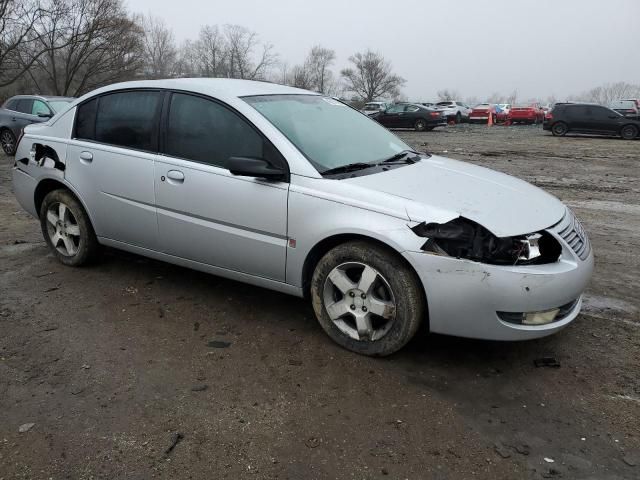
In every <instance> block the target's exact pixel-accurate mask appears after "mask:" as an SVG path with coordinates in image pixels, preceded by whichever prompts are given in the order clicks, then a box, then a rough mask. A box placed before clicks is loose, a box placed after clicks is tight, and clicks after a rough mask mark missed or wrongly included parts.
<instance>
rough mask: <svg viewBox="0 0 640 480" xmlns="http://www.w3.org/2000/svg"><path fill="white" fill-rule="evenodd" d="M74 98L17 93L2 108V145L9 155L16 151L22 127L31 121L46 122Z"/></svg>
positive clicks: (0, 130) (0, 114)
mask: <svg viewBox="0 0 640 480" xmlns="http://www.w3.org/2000/svg"><path fill="white" fill-rule="evenodd" d="M73 100H75V99H74V98H69V97H51V96H39V95H16V96H15V97H11V98H10V99H9V100H7V101H6V102H4V105H2V108H0V145H1V146H2V150H4V153H6V154H7V155H13V154H14V153H15V151H16V146H17V145H16V142H17V140H18V138H19V137H20V133H21V132H22V129H23V128H24V127H26V126H27V125H29V124H31V123H38V122H46V121H47V120H49V119H50V118H51V117H53V116H54V115H55V114H56V113H58V112H59V111H61V110H62V109H64V108H65V107H66V106H67V105H68V104H69V103H71V102H72V101H73Z"/></svg>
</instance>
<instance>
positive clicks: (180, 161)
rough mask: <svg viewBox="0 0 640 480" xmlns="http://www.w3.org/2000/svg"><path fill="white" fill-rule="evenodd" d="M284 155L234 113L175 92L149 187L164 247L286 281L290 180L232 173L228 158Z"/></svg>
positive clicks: (170, 251) (270, 158) (278, 159)
mask: <svg viewBox="0 0 640 480" xmlns="http://www.w3.org/2000/svg"><path fill="white" fill-rule="evenodd" d="M234 156H238V157H253V158H264V159H266V160H268V161H272V162H274V163H278V162H284V160H283V159H282V158H281V157H280V155H279V153H278V152H277V151H275V149H274V147H273V146H271V144H270V143H269V142H268V140H266V139H265V138H264V137H263V136H262V135H261V134H260V133H258V131H257V130H256V129H255V128H254V127H253V126H252V125H250V124H249V123H248V122H247V121H246V120H245V119H244V118H242V117H241V116H240V115H239V114H237V113H235V112H234V111H232V110H231V109H230V108H228V107H226V106H225V105H222V104H220V103H218V102H215V101H213V100H211V99H208V98H204V97H200V96H196V95H189V94H184V93H173V94H171V99H170V101H169V111H168V114H167V121H166V135H165V142H164V147H163V155H162V156H161V157H160V158H159V160H158V161H157V162H156V167H155V180H154V183H155V189H156V206H157V213H158V231H159V239H160V246H161V249H162V251H164V252H165V253H168V254H170V255H174V256H177V257H181V258H185V259H189V260H194V261H197V262H200V263H204V264H207V265H212V266H216V267H221V268H225V269H228V270H233V271H237V272H242V273H248V274H251V275H256V276H260V277H263V278H268V279H272V280H277V281H284V280H285V263H286V248H287V197H288V193H289V184H288V183H285V182H280V181H267V180H262V179H258V178H253V177H237V176H234V175H232V174H231V173H230V172H229V170H227V169H226V168H225V165H226V163H227V160H228V159H229V158H230V157H234Z"/></svg>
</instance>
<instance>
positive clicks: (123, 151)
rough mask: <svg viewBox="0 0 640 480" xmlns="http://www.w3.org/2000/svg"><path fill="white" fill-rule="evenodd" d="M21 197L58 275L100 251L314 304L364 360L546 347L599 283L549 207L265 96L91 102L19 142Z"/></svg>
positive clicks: (201, 86)
mask: <svg viewBox="0 0 640 480" xmlns="http://www.w3.org/2000/svg"><path fill="white" fill-rule="evenodd" d="M13 187H14V191H15V194H16V197H17V199H18V201H19V202H20V204H21V205H22V206H23V207H24V208H25V209H26V210H27V211H28V212H29V213H31V214H32V215H33V216H34V217H37V218H39V219H40V223H41V227H42V231H43V234H44V238H45V240H46V242H47V243H48V245H49V247H50V248H51V250H52V252H53V254H54V255H55V256H56V257H57V258H58V259H59V260H60V261H61V262H62V263H64V264H66V265H71V266H79V265H83V264H85V263H87V262H89V261H90V260H92V259H93V258H95V256H96V255H97V254H98V252H99V250H100V246H102V245H106V246H110V247H115V248H119V249H122V250H127V251H130V252H134V253H138V254H141V255H145V256H148V257H151V258H155V259H159V260H164V261H167V262H170V263H174V264H177V265H182V266H185V267H190V268H194V269H197V270H202V271H205V272H209V273H212V274H215V275H220V276H223V277H227V278H231V279H235V280H239V281H243V282H247V283H251V284H254V285H259V286H262V287H266V288H271V289H274V290H278V291H280V292H285V293H289V294H292V295H297V296H301V297H308V298H309V299H310V301H311V304H312V306H313V309H314V311H315V314H316V316H317V318H318V321H319V323H320V325H321V326H322V328H323V329H324V330H325V331H326V332H327V334H328V335H329V336H330V337H331V338H332V339H333V340H335V341H336V342H337V343H338V344H340V345H341V346H343V347H345V348H347V349H349V350H352V351H354V352H358V353H361V354H366V355H388V354H391V353H393V352H395V351H397V350H398V349H400V348H402V347H403V346H404V345H405V344H406V343H407V342H408V341H409V340H410V339H411V338H412V337H413V335H414V334H415V333H416V331H417V330H418V328H419V327H420V325H421V324H424V325H425V327H427V328H428V329H429V330H430V331H432V332H437V333H443V334H451V335H459V336H464V337H472V338H483V339H495V340H524V339H531V338H537V337H542V336H545V335H549V334H551V333H554V332H557V331H558V330H560V329H562V328H563V327H565V326H566V325H567V324H569V323H570V322H571V321H572V320H573V319H575V318H576V316H577V315H578V313H579V311H580V307H581V298H582V292H583V291H584V289H585V287H586V285H587V283H588V281H589V278H590V276H591V272H592V269H593V252H592V250H591V247H590V244H589V240H588V238H587V236H586V234H585V232H584V230H583V228H582V226H581V225H580V223H579V222H578V220H577V219H576V217H575V216H574V215H573V213H572V212H571V211H570V210H569V209H568V208H567V207H565V206H564V205H563V204H562V203H561V202H560V201H559V200H557V199H556V198H555V197H552V196H551V195H549V194H547V193H545V192H544V191H542V190H540V189H538V188H536V187H534V186H532V185H530V184H528V183H526V182H523V181H521V180H518V179H516V178H513V177H510V176H508V175H505V174H502V173H497V172H494V171H491V170H488V169H485V168H481V167H478V166H475V165H471V164H467V163H464V162H459V161H455V160H450V159H447V158H442V157H436V156H431V155H428V154H424V153H420V152H416V151H414V150H413V149H412V148H411V147H410V146H409V145H407V144H405V143H404V142H403V141H402V140H400V139H399V138H398V137H396V136H395V135H394V134H392V133H391V132H389V131H388V130H386V129H385V128H384V127H382V126H380V125H379V124H378V123H376V122H375V121H373V120H371V119H369V118H368V117H367V116H366V115H363V114H361V113H359V112H357V111H356V110H354V109H352V108H350V107H348V106H346V105H344V104H343V103H341V102H339V101H337V100H335V99H332V98H329V97H326V96H323V95H319V94H315V93H312V92H308V91H305V90H299V89H295V88H290V87H284V86H280V85H275V84H270V83H263V82H250V81H242V80H227V79H179V80H157V81H143V82H128V83H123V84H116V85H111V86H108V87H104V88H101V89H99V90H96V91H94V92H92V93H90V94H88V95H85V96H84V97H82V98H80V99H79V100H77V101H76V102H75V103H74V104H73V105H72V106H71V108H69V109H68V110H66V111H65V112H63V113H62V114H59V115H56V116H55V117H54V118H52V119H51V120H49V121H48V122H46V123H44V124H39V125H30V126H28V127H26V129H25V132H24V136H23V138H22V141H21V142H20V144H19V146H18V151H17V154H16V159H15V166H14V168H13Z"/></svg>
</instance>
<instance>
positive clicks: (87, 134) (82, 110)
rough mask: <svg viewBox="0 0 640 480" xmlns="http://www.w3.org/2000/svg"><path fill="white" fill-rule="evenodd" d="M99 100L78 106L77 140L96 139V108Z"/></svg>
mask: <svg viewBox="0 0 640 480" xmlns="http://www.w3.org/2000/svg"><path fill="white" fill-rule="evenodd" d="M97 105H98V99H96V98H94V99H92V100H89V101H88V102H85V103H83V104H81V105H79V106H78V110H77V112H76V134H75V138H80V139H83V140H95V139H96V107H97Z"/></svg>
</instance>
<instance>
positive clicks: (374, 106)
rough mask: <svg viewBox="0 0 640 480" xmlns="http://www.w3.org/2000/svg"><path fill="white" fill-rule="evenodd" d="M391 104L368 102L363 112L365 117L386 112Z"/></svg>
mask: <svg viewBox="0 0 640 480" xmlns="http://www.w3.org/2000/svg"><path fill="white" fill-rule="evenodd" d="M388 106H389V104H388V103H387V102H368V103H365V104H364V107H362V110H361V112H362V113H364V114H365V115H373V114H375V113H379V112H384V111H385V110H386V109H387V107H388Z"/></svg>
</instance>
